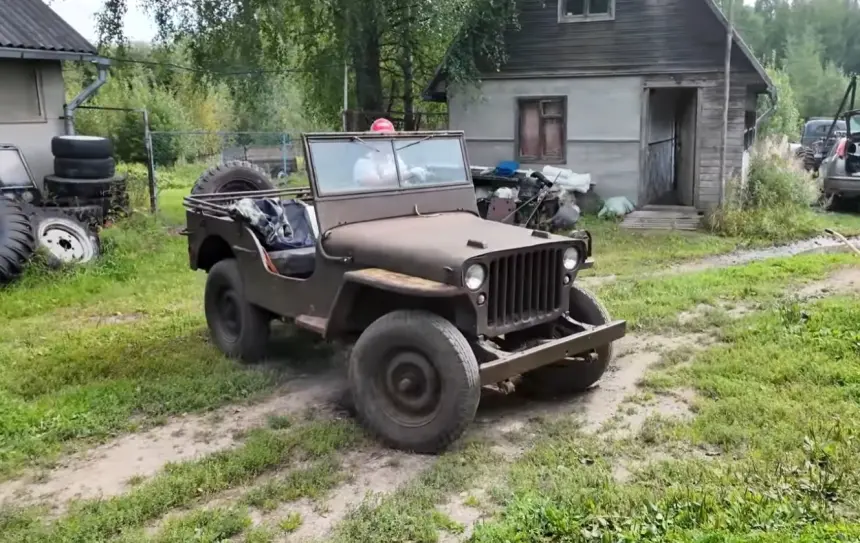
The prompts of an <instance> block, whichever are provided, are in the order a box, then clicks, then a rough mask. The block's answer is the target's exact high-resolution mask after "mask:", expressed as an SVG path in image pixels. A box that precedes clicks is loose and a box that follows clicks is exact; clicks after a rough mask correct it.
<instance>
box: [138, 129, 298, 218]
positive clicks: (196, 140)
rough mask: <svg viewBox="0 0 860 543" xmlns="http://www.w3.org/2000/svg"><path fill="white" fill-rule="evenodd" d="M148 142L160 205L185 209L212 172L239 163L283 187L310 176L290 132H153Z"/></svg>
mask: <svg viewBox="0 0 860 543" xmlns="http://www.w3.org/2000/svg"><path fill="white" fill-rule="evenodd" d="M149 142H150V143H149V146H150V148H151V152H150V153H149V159H150V161H151V170H152V177H153V181H154V183H153V186H154V187H155V191H156V200H157V202H158V206H159V207H163V206H165V205H166V206H167V207H175V206H177V205H181V199H182V196H185V195H187V194H188V192H189V191H190V190H191V188H192V186H193V185H194V182H195V181H196V180H197V178H198V177H199V176H200V175H201V174H203V173H204V172H205V171H206V170H207V169H208V168H210V167H212V166H216V165H219V164H224V163H226V162H230V161H234V160H242V161H247V162H250V163H252V164H254V165H256V166H258V167H259V168H261V169H262V170H263V171H264V172H266V174H268V175H269V176H271V177H272V178H273V179H274V180H276V181H277V182H278V183H279V184H300V183H303V182H304V178H305V174H304V171H303V163H304V162H303V160H302V149H301V142H300V140H299V139H298V138H296V137H294V136H293V135H292V134H290V133H288V132H254V131H242V132H208V131H181V132H164V131H152V132H150V133H149Z"/></svg>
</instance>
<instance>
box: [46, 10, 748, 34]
mask: <svg viewBox="0 0 860 543" xmlns="http://www.w3.org/2000/svg"><path fill="white" fill-rule="evenodd" d="M127 1H128V4H129V6H128V12H127V13H126V15H125V34H126V36H127V37H128V38H129V39H130V40H132V41H150V40H152V38H153V37H154V36H155V31H156V30H155V23H153V22H152V19H151V18H150V17H149V16H147V15H146V13H144V11H143V9H141V7H140V5H139V2H138V1H137V0H127ZM103 2H104V0H53V1H51V2H50V5H51V8H53V9H54V11H56V12H57V13H58V14H59V15H60V17H62V18H63V19H65V20H66V21H67V22H68V23H69V24H71V25H72V26H73V27H74V28H75V30H77V31H78V32H80V33H81V34H82V35H83V36H84V37H85V38H87V39H88V40H90V41H92V42H95V41H96V17H95V15H96V13H97V12H98V11H99V9H100V8H101V6H102V4H103ZM744 2H745V3H747V4H752V3H754V2H755V0H744Z"/></svg>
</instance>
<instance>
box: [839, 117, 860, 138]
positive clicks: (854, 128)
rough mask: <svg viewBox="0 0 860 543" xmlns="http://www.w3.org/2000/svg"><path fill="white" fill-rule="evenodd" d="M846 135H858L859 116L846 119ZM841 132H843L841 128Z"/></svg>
mask: <svg viewBox="0 0 860 543" xmlns="http://www.w3.org/2000/svg"><path fill="white" fill-rule="evenodd" d="M848 127H849V129H848V133H849V134H857V133H860V116H857V115H853V116H851V117H848ZM843 130H845V129H844V128H843Z"/></svg>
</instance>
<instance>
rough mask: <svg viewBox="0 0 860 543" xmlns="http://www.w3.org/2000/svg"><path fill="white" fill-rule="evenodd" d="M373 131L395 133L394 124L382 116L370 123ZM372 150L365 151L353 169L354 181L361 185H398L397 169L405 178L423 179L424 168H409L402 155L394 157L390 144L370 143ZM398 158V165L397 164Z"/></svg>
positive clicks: (373, 186)
mask: <svg viewBox="0 0 860 543" xmlns="http://www.w3.org/2000/svg"><path fill="white" fill-rule="evenodd" d="M370 131H371V132H378V133H394V131H395V130H394V124H393V123H392V122H391V121H389V120H388V119H384V118H380V119H376V120H375V121H373V124H372V125H370ZM367 145H368V146H371V147H372V150H370V151H368V152H367V153H365V155H364V156H362V157H360V158H359V159H358V160H356V162H355V166H354V167H353V170H352V178H353V182H354V183H355V184H356V185H357V186H360V187H367V188H381V187H392V188H393V187H397V186H398V182H399V181H398V177H397V170H398V169H400V174H401V176H402V177H403V178H407V177H410V178H413V179H418V180H423V179H424V177H425V172H424V169H423V168H409V167H408V166H407V165H406V163H405V162H403V159H402V158H401V157H400V156H397V157H396V159H395V157H394V153H393V148H392V147H391V145H389V144H381V145H374V144H373V143H368V144H367ZM395 160H396V164H397V165H396V166H395Z"/></svg>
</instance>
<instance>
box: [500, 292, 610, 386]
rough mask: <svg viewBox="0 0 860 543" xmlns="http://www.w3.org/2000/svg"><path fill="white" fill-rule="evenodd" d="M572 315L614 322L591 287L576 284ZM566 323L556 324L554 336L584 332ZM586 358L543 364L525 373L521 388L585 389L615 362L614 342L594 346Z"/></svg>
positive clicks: (596, 323)
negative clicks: (613, 357)
mask: <svg viewBox="0 0 860 543" xmlns="http://www.w3.org/2000/svg"><path fill="white" fill-rule="evenodd" d="M569 312H570V317H571V318H572V319H574V320H576V321H579V322H582V323H585V324H590V325H593V326H600V325H603V324H608V323H609V322H611V321H612V319H611V317H610V316H609V312H608V311H607V310H606V308H605V307H603V304H601V303H600V302H599V301H598V300H597V298H596V297H595V296H594V295H593V294H592V293H591V292H589V291H588V290H586V289H584V288H582V287H580V286H578V285H574V286H573V288H571V289H570V309H569ZM581 331H582V330H580V329H578V328H572V327H571V326H570V325H569V324H567V323H566V322H561V323H559V324H557V325H556V326H554V327H553V334H552V335H553V338H562V337H564V336H567V335H570V334H575V333H578V332H581ZM580 354H581V355H586V354H587V355H588V356H587V357H586V358H585V360H583V359H582V358H570V359H565V360H562V361H559V362H557V363H555V364H550V365H547V366H543V367H541V368H538V369H536V370H533V371H530V372H528V373H526V374H524V375H523V376H522V381H521V382H520V384H519V385H517V388H518V389H519V390H522V391H523V392H525V393H526V394H529V395H533V396H547V395H549V396H556V395H566V394H573V393H577V392H583V391H585V390H587V389H589V388H590V387H591V386H592V385H594V384H595V383H596V382H597V381H599V380H600V378H601V377H603V374H604V373H605V372H606V369H607V368H608V367H609V363H610V362H611V361H612V355H613V353H612V344H611V343H608V344H606V345H602V346H600V347H598V348H597V349H594V351H592V352H591V353H580Z"/></svg>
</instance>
